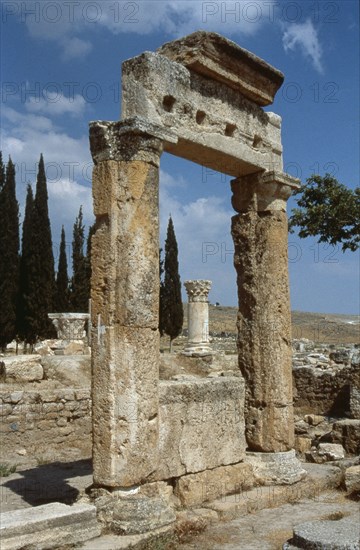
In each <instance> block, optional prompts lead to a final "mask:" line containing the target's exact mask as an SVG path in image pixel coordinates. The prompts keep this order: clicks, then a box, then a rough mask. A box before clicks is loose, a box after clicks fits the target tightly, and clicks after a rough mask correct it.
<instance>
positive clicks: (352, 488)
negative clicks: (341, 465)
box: [345, 465, 360, 493]
mask: <svg viewBox="0 0 360 550" xmlns="http://www.w3.org/2000/svg"><path fill="white" fill-rule="evenodd" d="M345 487H346V490H347V491H348V492H349V493H358V492H360V465H356V466H350V468H347V469H346V471H345Z"/></svg>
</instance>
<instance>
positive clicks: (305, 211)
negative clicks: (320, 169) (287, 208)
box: [289, 174, 360, 252]
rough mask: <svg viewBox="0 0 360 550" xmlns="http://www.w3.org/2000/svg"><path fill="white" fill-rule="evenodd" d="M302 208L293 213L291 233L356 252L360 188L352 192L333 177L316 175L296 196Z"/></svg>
mask: <svg viewBox="0 0 360 550" xmlns="http://www.w3.org/2000/svg"><path fill="white" fill-rule="evenodd" d="M295 195H300V197H299V199H298V200H297V205H298V208H294V209H293V210H292V213H291V216H290V219H289V230H290V232H291V233H293V232H294V228H295V227H298V228H299V237H301V238H302V239H304V238H306V237H318V239H319V242H326V243H329V244H332V245H336V244H341V245H342V250H343V252H344V251H345V250H352V251H355V250H357V249H358V248H359V244H360V187H357V188H356V189H354V190H352V189H349V188H348V187H346V186H345V185H343V184H342V183H339V182H338V181H337V180H336V179H335V178H333V177H332V176H331V175H330V174H325V176H324V177H322V176H319V175H315V174H314V175H312V176H311V177H310V178H308V179H307V180H306V183H305V184H303V185H302V186H301V187H300V189H299V190H298V191H297V192H296V193H295Z"/></svg>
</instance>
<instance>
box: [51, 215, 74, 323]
mask: <svg viewBox="0 0 360 550" xmlns="http://www.w3.org/2000/svg"><path fill="white" fill-rule="evenodd" d="M55 310H56V311H57V312H58V313H66V312H67V311H70V310H71V306H70V295H69V277H68V270H67V258H66V240H65V229H64V226H62V228H61V239H60V253H59V262H58V270H57V275H56V296H55Z"/></svg>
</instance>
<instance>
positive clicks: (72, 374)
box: [41, 355, 91, 387]
mask: <svg viewBox="0 0 360 550" xmlns="http://www.w3.org/2000/svg"><path fill="white" fill-rule="evenodd" d="M41 364H42V366H43V369H44V373H45V376H46V378H47V379H48V380H58V381H59V382H62V384H64V385H66V386H70V387H79V386H80V387H86V386H89V385H90V382H91V358H90V356H87V355H60V356H59V355H52V356H46V357H43V358H42V360H41Z"/></svg>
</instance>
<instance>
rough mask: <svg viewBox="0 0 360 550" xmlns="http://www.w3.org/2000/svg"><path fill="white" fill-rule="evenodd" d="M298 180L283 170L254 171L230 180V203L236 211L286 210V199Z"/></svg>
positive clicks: (298, 184)
mask: <svg viewBox="0 0 360 550" xmlns="http://www.w3.org/2000/svg"><path fill="white" fill-rule="evenodd" d="M299 186H300V180H299V179H297V178H294V177H292V176H290V175H289V174H285V173H284V172H277V171H268V172H256V173H254V174H249V175H247V176H242V177H240V178H236V179H234V180H232V181H231V190H232V192H233V196H232V199H231V204H232V207H233V208H234V210H236V211H237V212H247V211H249V210H255V211H257V212H261V211H264V210H283V211H286V201H287V200H288V198H289V197H290V196H291V195H292V193H293V192H294V191H295V190H296V189H298V188H299Z"/></svg>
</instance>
